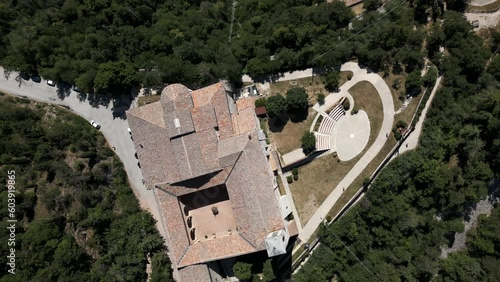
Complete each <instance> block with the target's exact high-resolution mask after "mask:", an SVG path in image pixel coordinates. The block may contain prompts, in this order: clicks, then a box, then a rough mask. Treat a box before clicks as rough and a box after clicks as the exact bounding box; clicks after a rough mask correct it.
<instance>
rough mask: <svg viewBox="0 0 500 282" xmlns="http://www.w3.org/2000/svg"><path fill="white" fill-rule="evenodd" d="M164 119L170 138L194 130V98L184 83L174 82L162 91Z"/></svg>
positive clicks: (161, 101) (161, 99) (161, 100)
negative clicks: (192, 116) (192, 112)
mask: <svg viewBox="0 0 500 282" xmlns="http://www.w3.org/2000/svg"><path fill="white" fill-rule="evenodd" d="M160 103H161V106H162V107H163V109H164V110H163V113H164V115H163V119H164V120H165V126H166V129H167V132H168V135H169V137H170V138H172V137H174V136H177V135H182V134H186V133H189V132H193V131H194V126H193V119H192V118H191V110H192V109H193V99H192V98H191V90H189V89H188V88H187V87H186V86H184V85H182V84H172V85H169V86H167V87H165V89H163V91H162V92H161V98H160Z"/></svg>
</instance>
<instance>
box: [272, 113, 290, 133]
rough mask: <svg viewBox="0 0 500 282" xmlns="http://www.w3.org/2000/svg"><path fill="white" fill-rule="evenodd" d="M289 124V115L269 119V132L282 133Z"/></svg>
mask: <svg viewBox="0 0 500 282" xmlns="http://www.w3.org/2000/svg"><path fill="white" fill-rule="evenodd" d="M287 122H288V115H286V114H283V115H280V116H271V117H269V130H270V131H271V132H275V133H276V132H281V131H283V128H284V127H285V125H286V124H287Z"/></svg>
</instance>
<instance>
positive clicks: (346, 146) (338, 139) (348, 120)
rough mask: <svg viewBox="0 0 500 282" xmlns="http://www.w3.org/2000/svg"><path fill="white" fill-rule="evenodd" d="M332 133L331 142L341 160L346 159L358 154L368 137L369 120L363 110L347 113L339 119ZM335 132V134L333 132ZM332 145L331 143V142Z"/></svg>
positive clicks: (366, 142)
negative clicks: (351, 113)
mask: <svg viewBox="0 0 500 282" xmlns="http://www.w3.org/2000/svg"><path fill="white" fill-rule="evenodd" d="M336 127H337V128H336V129H335V130H334V134H332V137H333V138H332V142H334V143H335V144H334V146H335V147H333V146H332V148H336V151H337V156H338V158H339V159H340V160H341V161H348V160H351V159H353V158H355V157H356V156H357V155H359V154H360V153H361V152H362V151H363V149H364V148H365V147H366V145H367V144H368V139H369V138H370V120H369V119H368V115H367V114H366V112H365V111H359V112H358V113H357V114H355V115H347V116H344V117H343V118H342V119H340V120H339V121H338V123H337V126H336ZM335 132H336V134H335ZM332 145H333V144H332Z"/></svg>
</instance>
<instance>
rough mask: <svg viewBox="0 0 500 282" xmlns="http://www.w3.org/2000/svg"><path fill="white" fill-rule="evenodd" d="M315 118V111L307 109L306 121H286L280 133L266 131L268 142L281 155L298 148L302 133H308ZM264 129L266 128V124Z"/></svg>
mask: <svg viewBox="0 0 500 282" xmlns="http://www.w3.org/2000/svg"><path fill="white" fill-rule="evenodd" d="M315 116H316V111H315V110H313V109H312V108H309V109H308V116H307V119H305V120H303V121H301V122H292V121H290V120H288V122H287V123H286V125H285V126H284V127H283V130H281V131H280V132H272V131H270V130H268V132H267V133H268V137H269V140H270V141H271V142H272V143H274V144H275V145H276V149H277V150H278V152H280V153H281V154H286V153H289V152H291V151H293V150H295V149H298V148H300V145H301V143H300V138H302V135H303V134H304V131H309V128H310V127H311V124H312V122H313V120H314V117H315ZM266 127H268V125H267V124H266Z"/></svg>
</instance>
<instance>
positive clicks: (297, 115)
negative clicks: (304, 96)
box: [287, 109, 309, 123]
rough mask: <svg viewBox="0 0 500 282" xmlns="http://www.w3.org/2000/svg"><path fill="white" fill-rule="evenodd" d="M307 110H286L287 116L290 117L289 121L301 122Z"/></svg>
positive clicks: (305, 117)
mask: <svg viewBox="0 0 500 282" xmlns="http://www.w3.org/2000/svg"><path fill="white" fill-rule="evenodd" d="M308 114H309V112H308V111H307V109H305V110H302V111H294V112H288V114H287V115H288V118H289V119H290V121H291V122H293V123H297V122H302V121H304V120H306V119H307V116H308Z"/></svg>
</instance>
